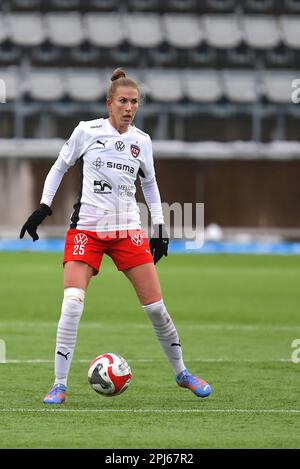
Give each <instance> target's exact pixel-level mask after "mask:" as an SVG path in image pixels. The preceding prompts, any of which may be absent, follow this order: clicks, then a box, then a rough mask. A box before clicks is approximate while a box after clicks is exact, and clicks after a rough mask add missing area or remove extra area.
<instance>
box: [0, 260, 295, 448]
mask: <svg viewBox="0 0 300 469" xmlns="http://www.w3.org/2000/svg"><path fill="white" fill-rule="evenodd" d="M0 262H1V272H0V285H1V297H0V305H1V308H0V309H1V318H0V339H2V340H4V341H5V344H6V360H7V362H6V363H1V364H0V373H1V375H0V381H1V386H0V397H1V398H0V421H1V426H0V447H1V448H116V449H119V448H152V449H154V448H156V449H159V448H173V449H176V448H177V449H179V448H190V449H191V448H299V447H300V440H299V432H300V393H299V383H300V363H299V364H297V363H293V362H292V361H291V357H292V353H293V351H294V352H296V351H295V349H293V347H292V342H293V341H294V339H300V327H299V325H300V319H299V311H300V307H299V304H300V288H299V273H300V257H297V256H295V257H292V256H291V257H284V256H275V257H272V256H269V257H268V256H228V255H212V256H204V255H201V256H183V255H170V256H169V257H168V258H167V259H166V258H164V259H163V260H162V261H161V262H160V263H159V264H158V271H159V275H160V279H161V283H162V288H163V292H164V299H165V303H166V305H167V307H168V309H169V312H170V314H171V315H172V317H173V320H174V322H175V324H176V326H177V329H178V332H179V335H180V338H181V342H182V346H183V351H184V356H185V361H186V364H187V366H188V367H189V369H190V371H192V372H194V373H197V374H199V375H200V376H201V377H202V378H204V379H206V380H207V381H208V382H209V383H210V384H211V386H212V388H213V393H212V395H211V396H210V397H209V398H208V399H197V398H196V397H195V396H194V395H193V394H192V393H191V392H190V391H188V390H186V389H181V388H179V387H178V386H177V385H176V384H175V381H174V378H173V375H172V372H171V370H170V367H169V365H168V362H167V361H166V360H165V359H164V356H163V353H162V351H161V349H160V346H159V344H158V342H157V341H156V338H155V337H154V335H153V333H152V328H151V326H150V323H149V322H148V319H147V318H146V317H145V315H144V313H143V311H142V310H141V308H140V306H139V304H138V301H137V298H136V296H135V293H134V291H133V289H132V287H131V285H130V284H129V283H128V281H127V280H126V279H125V277H124V276H123V275H122V274H121V273H119V272H117V270H116V269H115V267H114V265H113V264H112V262H111V261H110V260H109V259H107V260H105V261H104V262H103V266H102V270H101V273H100V274H99V275H98V277H96V278H94V279H93V281H92V283H91V285H90V287H89V291H88V294H87V296H86V306H85V312H84V315H83V318H82V320H81V324H80V329H79V335H78V342H77V348H76V351H75V355H74V362H73V364H72V368H71V372H70V377H69V387H68V399H67V402H66V404H65V405H63V406H61V407H59V408H57V407H51V408H49V407H46V406H45V405H44V404H43V403H42V398H43V396H44V395H45V394H46V392H47V391H48V390H49V388H50V386H51V385H52V382H53V363H52V359H53V351H54V345H55V344H54V343H55V334H56V326H57V321H58V319H59V315H60V305H61V298H62V278H63V272H62V268H61V255H60V254H56V253H55V254H49V253H26V252H25V253H1V254H0ZM103 352H115V353H118V354H120V355H123V356H124V357H125V358H126V359H127V360H128V362H129V364H130V365H131V367H132V371H133V380H132V383H131V385H130V386H129V388H128V390H127V391H126V392H125V393H124V394H122V395H120V396H116V397H112V398H105V397H102V396H99V395H97V394H96V393H95V392H94V391H93V390H92V389H91V388H90V387H89V385H88V383H87V368H88V364H89V362H90V361H91V360H92V359H93V358H94V357H95V356H97V355H99V354H100V353H103Z"/></svg>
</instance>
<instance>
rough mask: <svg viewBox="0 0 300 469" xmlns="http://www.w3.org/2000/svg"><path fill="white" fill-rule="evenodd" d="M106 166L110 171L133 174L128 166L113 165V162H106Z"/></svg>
mask: <svg viewBox="0 0 300 469" xmlns="http://www.w3.org/2000/svg"><path fill="white" fill-rule="evenodd" d="M106 166H107V167H108V168H111V169H118V170H120V171H126V172H127V173H130V174H133V173H134V168H133V167H132V166H128V164H122V163H114V162H113V161H107V163H106Z"/></svg>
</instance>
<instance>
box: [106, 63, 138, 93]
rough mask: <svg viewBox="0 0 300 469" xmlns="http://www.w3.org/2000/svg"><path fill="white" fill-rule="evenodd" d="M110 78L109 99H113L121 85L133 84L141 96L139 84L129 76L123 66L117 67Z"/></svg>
mask: <svg viewBox="0 0 300 469" xmlns="http://www.w3.org/2000/svg"><path fill="white" fill-rule="evenodd" d="M110 80H111V84H110V86H109V88H108V92H107V99H112V98H113V97H114V95H115V94H116V91H117V88H118V87H119V86H131V87H132V88H136V89H137V91H138V94H139V98H140V97H141V91H140V88H139V85H138V84H137V83H136V81H134V80H133V79H132V78H130V77H128V76H127V75H126V73H125V72H124V70H123V69H122V68H120V67H119V68H116V69H115V70H114V71H113V74H112V76H111V79H110Z"/></svg>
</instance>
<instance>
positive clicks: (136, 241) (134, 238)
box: [131, 233, 144, 246]
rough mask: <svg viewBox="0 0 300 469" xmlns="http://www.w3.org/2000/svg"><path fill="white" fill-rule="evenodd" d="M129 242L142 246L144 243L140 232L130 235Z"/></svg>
mask: <svg viewBox="0 0 300 469" xmlns="http://www.w3.org/2000/svg"><path fill="white" fill-rule="evenodd" d="M131 242H132V244H135V245H136V246H142V244H144V238H143V235H142V234H141V233H136V234H134V235H132V236H131Z"/></svg>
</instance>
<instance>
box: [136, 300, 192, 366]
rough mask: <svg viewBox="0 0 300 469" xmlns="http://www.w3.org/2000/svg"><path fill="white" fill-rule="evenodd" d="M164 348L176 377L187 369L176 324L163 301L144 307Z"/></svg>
mask: <svg viewBox="0 0 300 469" xmlns="http://www.w3.org/2000/svg"><path fill="white" fill-rule="evenodd" d="M143 308H144V310H145V312H146V313H147V315H148V317H149V319H150V321H151V322H152V326H153V329H154V332H155V335H156V337H157V338H158V340H159V342H160V344H161V346H162V348H163V349H164V352H165V354H166V355H167V357H168V360H169V362H170V364H171V367H172V368H173V371H174V373H175V375H178V374H179V373H181V371H183V370H184V369H185V365H184V362H183V358H182V350H181V345H180V341H179V337H178V334H177V331H176V328H175V326H174V323H173V321H172V319H171V317H170V315H169V313H168V311H167V310H166V307H165V305H164V302H163V300H160V301H156V302H155V303H152V304H150V305H145V306H143Z"/></svg>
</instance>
